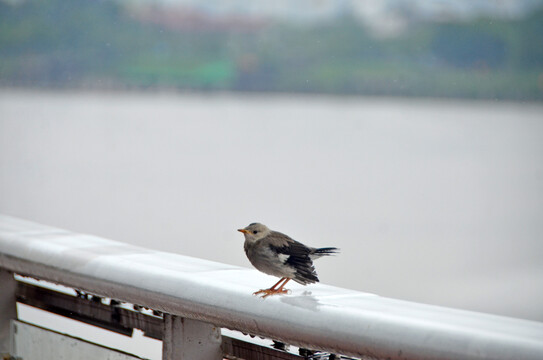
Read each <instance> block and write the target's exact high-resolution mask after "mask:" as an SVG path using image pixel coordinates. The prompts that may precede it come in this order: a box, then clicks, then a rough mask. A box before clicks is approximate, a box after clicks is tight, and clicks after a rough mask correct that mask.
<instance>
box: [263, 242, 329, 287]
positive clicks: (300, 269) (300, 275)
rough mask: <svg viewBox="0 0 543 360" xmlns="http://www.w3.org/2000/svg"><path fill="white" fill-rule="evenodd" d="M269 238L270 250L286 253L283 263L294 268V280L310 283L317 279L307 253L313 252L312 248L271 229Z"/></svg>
mask: <svg viewBox="0 0 543 360" xmlns="http://www.w3.org/2000/svg"><path fill="white" fill-rule="evenodd" d="M268 238H269V246H270V248H271V250H272V251H274V252H277V253H278V254H284V255H288V258H287V259H286V260H285V265H288V266H291V267H293V268H294V269H296V274H295V277H294V279H293V280H294V281H296V282H299V283H300V284H304V285H305V284H312V283H315V282H318V281H319V278H318V277H317V272H316V271H315V267H314V266H313V261H312V260H311V258H310V257H309V254H311V253H312V252H314V249H313V248H309V247H307V246H305V245H304V244H302V243H299V242H298V241H296V240H294V239H291V238H290V237H288V236H287V235H285V234H282V233H279V232H276V231H273V232H272V233H271V234H270V235H268Z"/></svg>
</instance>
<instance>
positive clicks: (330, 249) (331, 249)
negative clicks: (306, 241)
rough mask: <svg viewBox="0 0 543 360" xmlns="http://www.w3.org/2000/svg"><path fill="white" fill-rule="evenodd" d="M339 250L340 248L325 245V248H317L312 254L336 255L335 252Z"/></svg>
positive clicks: (317, 255)
mask: <svg viewBox="0 0 543 360" xmlns="http://www.w3.org/2000/svg"><path fill="white" fill-rule="evenodd" d="M338 252H339V249H338V248H335V247H325V248H319V249H315V252H314V253H313V254H312V255H313V256H315V257H321V256H329V255H334V254H337V253H338Z"/></svg>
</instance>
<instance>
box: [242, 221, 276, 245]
mask: <svg viewBox="0 0 543 360" xmlns="http://www.w3.org/2000/svg"><path fill="white" fill-rule="evenodd" d="M238 231H239V232H242V233H243V235H244V236H245V240H248V241H252V242H255V241H258V240H260V239H262V238H264V237H266V236H268V234H269V233H270V232H271V230H270V229H268V227H267V226H266V225H263V224H259V223H252V224H249V226H246V227H245V228H243V229H238Z"/></svg>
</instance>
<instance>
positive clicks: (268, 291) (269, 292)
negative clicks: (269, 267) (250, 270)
mask: <svg viewBox="0 0 543 360" xmlns="http://www.w3.org/2000/svg"><path fill="white" fill-rule="evenodd" d="M289 280H290V278H288V277H283V278H281V279H280V280H279V281H278V282H277V283H276V284H275V285H273V286H272V287H271V288H269V289H263V290H259V291H257V292H255V293H253V295H260V294H264V295H263V296H262V298H265V297H268V296H270V295H276V294H286V293H287V291H288V290H286V289H283V286H285V284H286V283H287V282H288V281H289ZM281 283H282V284H281ZM279 284H281V286H279V288H277V289H276V287H277V286H278V285H279Z"/></svg>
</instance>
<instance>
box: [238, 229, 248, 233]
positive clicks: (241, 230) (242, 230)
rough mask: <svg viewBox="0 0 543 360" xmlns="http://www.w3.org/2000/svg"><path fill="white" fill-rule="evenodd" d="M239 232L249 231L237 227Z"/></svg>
mask: <svg viewBox="0 0 543 360" xmlns="http://www.w3.org/2000/svg"><path fill="white" fill-rule="evenodd" d="M238 231H239V232H242V233H244V234H247V233H248V232H249V231H247V230H245V229H238Z"/></svg>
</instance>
